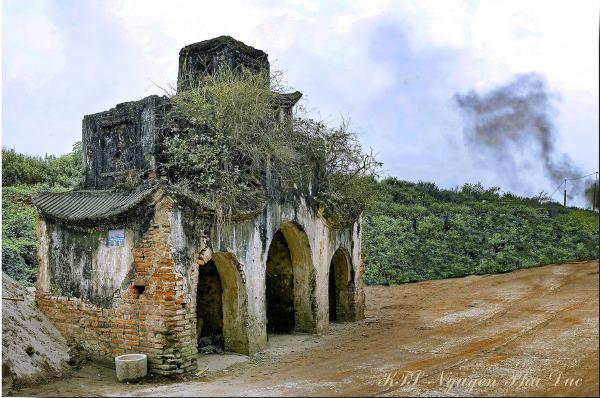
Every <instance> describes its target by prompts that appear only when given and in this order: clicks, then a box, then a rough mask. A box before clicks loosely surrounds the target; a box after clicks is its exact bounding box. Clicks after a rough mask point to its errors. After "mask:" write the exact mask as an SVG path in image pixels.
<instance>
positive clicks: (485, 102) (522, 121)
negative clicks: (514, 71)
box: [454, 73, 583, 196]
mask: <svg viewBox="0 0 600 398" xmlns="http://www.w3.org/2000/svg"><path fill="white" fill-rule="evenodd" d="M556 98H557V95H556V94H554V93H551V92H550V91H549V90H548V87H547V85H546V81H545V79H544V77H543V76H541V75H540V74H538V73H528V74H519V75H515V76H514V77H513V79H512V80H511V81H509V82H508V83H506V84H504V85H501V86H499V87H496V88H494V89H491V90H489V91H487V92H482V93H478V92H475V91H473V90H472V91H470V92H468V93H466V94H455V95H454V100H455V102H456V104H457V105H458V106H459V107H460V109H461V111H462V114H463V117H464V121H465V128H464V135H465V138H466V141H467V143H468V145H469V147H471V148H472V149H474V150H476V151H478V152H479V153H481V151H485V154H486V155H487V156H488V159H489V160H490V162H489V166H490V167H494V168H495V169H497V170H498V169H500V170H502V171H503V172H505V173H510V174H508V175H509V176H510V177H511V178H514V179H517V180H519V177H520V175H523V174H524V173H526V170H524V167H526V166H523V165H522V164H520V163H519V159H527V162H528V163H530V164H538V162H539V164H541V166H542V167H543V170H544V173H545V174H546V176H547V177H548V178H550V179H551V180H552V181H553V182H554V183H556V184H557V185H558V184H559V183H560V182H562V181H564V179H565V178H574V177H579V176H581V172H580V170H578V169H577V168H576V167H575V166H573V164H572V163H571V160H570V158H569V156H568V155H566V154H564V153H559V151H558V150H557V149H556V129H555V127H554V123H553V118H552V115H553V113H554V107H553V102H554V100H555V99H556ZM531 188H533V189H532V191H534V190H535V189H536V188H538V187H531ZM567 188H568V190H567V192H568V193H569V196H572V195H571V194H577V193H579V194H581V193H582V191H583V189H582V187H581V182H580V181H569V182H568V184H567Z"/></svg>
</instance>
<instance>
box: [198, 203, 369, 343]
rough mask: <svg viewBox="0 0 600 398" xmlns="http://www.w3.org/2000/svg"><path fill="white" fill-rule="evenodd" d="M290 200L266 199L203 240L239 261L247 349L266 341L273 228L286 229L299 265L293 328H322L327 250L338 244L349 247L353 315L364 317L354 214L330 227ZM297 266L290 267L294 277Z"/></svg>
mask: <svg viewBox="0 0 600 398" xmlns="http://www.w3.org/2000/svg"><path fill="white" fill-rule="evenodd" d="M296 203H297V204H296V205H294V204H292V203H291V202H287V203H283V204H282V203H278V202H271V203H269V204H268V205H267V207H266V208H265V210H264V211H263V213H262V214H261V215H260V216H258V217H256V218H254V219H251V220H247V221H244V222H237V223H235V224H230V225H225V226H222V227H221V228H214V229H212V230H211V239H210V242H209V243H208V245H209V246H211V247H212V249H213V250H214V251H221V252H231V253H232V254H233V255H234V256H235V257H236V258H237V260H238V261H239V262H240V263H241V264H242V266H243V269H244V273H245V275H246V277H247V282H246V290H247V292H248V323H247V333H248V339H249V347H250V352H256V351H259V350H261V349H262V348H264V347H265V346H266V341H267V335H266V329H265V324H266V311H265V309H266V297H265V291H266V287H265V270H266V266H265V265H266V262H267V257H268V251H269V247H270V244H271V240H272V239H273V236H274V235H275V233H276V232H277V231H278V230H279V229H282V231H283V232H284V235H287V236H285V237H286V241H287V243H288V245H289V246H290V251H291V255H292V261H294V257H296V260H298V261H299V262H301V263H303V264H304V265H303V266H304V267H305V270H304V271H305V272H304V275H305V280H301V281H297V280H296V279H295V280H294V285H297V284H299V283H301V284H302V285H303V288H304V294H303V302H302V303H295V310H296V311H302V312H304V315H303V316H302V318H303V322H304V324H300V325H298V324H297V325H296V328H297V330H299V331H311V332H317V333H320V332H323V331H326V330H327V329H328V327H329V301H328V277H329V268H330V265H331V260H332V258H333V254H334V253H335V251H336V250H337V249H339V248H343V249H345V250H346V251H347V252H348V253H349V256H350V260H351V265H352V270H353V271H354V272H352V274H353V277H354V281H353V282H354V287H355V288H354V297H353V298H352V304H351V306H352V308H353V312H354V314H353V320H356V319H362V318H363V317H364V290H363V284H362V276H363V272H364V271H363V262H362V253H361V250H362V248H361V228H360V226H361V222H360V220H359V221H357V222H355V223H354V224H353V225H352V226H349V227H346V228H334V227H332V226H330V225H328V223H327V222H326V220H325V219H323V218H322V217H321V216H319V215H318V214H317V213H316V212H315V211H314V210H312V208H311V207H309V206H308V205H307V204H306V201H305V199H304V198H300V199H299V200H298V201H297V202H296ZM282 227H283V228H282ZM294 246H296V247H294ZM297 272H298V270H296V269H295V270H294V273H295V278H296V273H297ZM311 317H312V322H311V319H310V318H311ZM349 320H350V319H349Z"/></svg>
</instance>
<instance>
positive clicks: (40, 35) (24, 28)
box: [2, 0, 65, 90]
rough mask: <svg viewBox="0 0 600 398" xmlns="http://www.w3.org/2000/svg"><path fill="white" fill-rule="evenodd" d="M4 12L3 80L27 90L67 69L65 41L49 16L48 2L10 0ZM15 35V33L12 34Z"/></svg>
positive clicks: (6, 3)
mask: <svg viewBox="0 0 600 398" xmlns="http://www.w3.org/2000/svg"><path fill="white" fill-rule="evenodd" d="M3 7H4V10H3V11H4V12H5V13H7V12H8V13H10V18H4V21H3V22H4V27H3V30H4V32H8V33H9V34H5V35H4V37H3V39H2V40H3V43H2V44H3V50H2V51H3V57H5V60H9V62H6V61H5V62H4V67H5V69H4V78H5V79H6V80H8V81H17V82H18V83H19V84H21V85H22V87H23V88H24V89H26V90H35V89H38V88H39V87H41V86H42V85H43V84H44V83H45V82H46V81H47V80H48V79H51V78H52V77H53V76H55V75H56V74H57V73H58V72H59V71H61V70H62V69H63V68H64V67H65V52H64V42H63V39H62V37H61V34H60V31H59V29H58V28H57V27H56V26H55V25H54V24H53V23H52V21H51V20H50V19H49V18H48V16H47V14H46V10H47V8H48V2H47V1H36V2H16V1H14V0H13V1H7V2H5V4H4V5H3ZM11 33H12V34H11Z"/></svg>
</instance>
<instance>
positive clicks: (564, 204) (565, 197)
mask: <svg viewBox="0 0 600 398" xmlns="http://www.w3.org/2000/svg"><path fill="white" fill-rule="evenodd" d="M563 206H565V207H567V179H566V178H565V196H564V199H563Z"/></svg>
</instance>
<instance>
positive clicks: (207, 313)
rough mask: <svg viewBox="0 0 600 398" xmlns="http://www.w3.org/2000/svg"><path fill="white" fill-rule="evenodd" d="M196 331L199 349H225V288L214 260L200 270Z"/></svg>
mask: <svg viewBox="0 0 600 398" xmlns="http://www.w3.org/2000/svg"><path fill="white" fill-rule="evenodd" d="M196 313H197V321H196V330H197V332H198V349H199V350H200V351H201V352H202V350H206V349H207V348H209V347H210V346H215V347H218V348H221V349H223V348H225V344H224V340H223V287H222V284H221V277H220V276H219V271H218V270H217V266H216V264H215V262H214V260H210V261H208V262H207V263H206V264H204V265H203V266H201V267H200V268H199V269H198V294H197V296H196Z"/></svg>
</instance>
